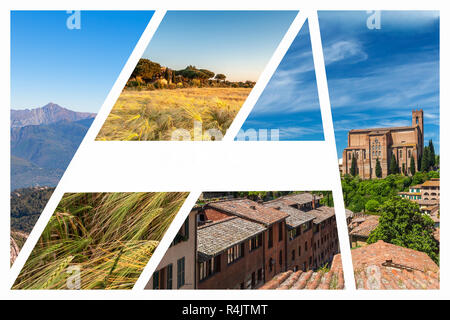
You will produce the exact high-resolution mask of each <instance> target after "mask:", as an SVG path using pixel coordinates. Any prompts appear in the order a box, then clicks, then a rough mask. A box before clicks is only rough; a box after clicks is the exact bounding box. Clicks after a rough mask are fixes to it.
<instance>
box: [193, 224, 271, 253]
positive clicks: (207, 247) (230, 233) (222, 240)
mask: <svg viewBox="0 0 450 320" xmlns="http://www.w3.org/2000/svg"><path fill="white" fill-rule="evenodd" d="M265 229H266V228H265V227H264V226H263V225H261V224H259V223H255V222H251V221H248V220H245V219H241V218H239V217H231V218H228V219H224V220H220V221H218V222H215V223H211V224H206V225H203V226H201V227H199V228H198V230H197V246H198V247H197V252H198V257H199V261H200V262H201V261H205V260H209V259H211V258H212V257H213V256H215V255H217V254H218V253H220V252H222V251H224V250H226V249H228V248H230V247H232V246H234V245H236V244H239V243H241V242H242V241H244V240H247V239H249V238H251V237H253V236H255V235H257V234H259V233H261V232H263V231H264V230H265Z"/></svg>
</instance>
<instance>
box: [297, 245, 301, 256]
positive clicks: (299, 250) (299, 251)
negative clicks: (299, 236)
mask: <svg viewBox="0 0 450 320" xmlns="http://www.w3.org/2000/svg"><path fill="white" fill-rule="evenodd" d="M301 255H302V247H301V246H298V256H299V257H300V256H301Z"/></svg>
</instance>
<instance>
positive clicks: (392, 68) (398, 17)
mask: <svg viewBox="0 0 450 320" xmlns="http://www.w3.org/2000/svg"><path fill="white" fill-rule="evenodd" d="M369 16H370V14H368V13H367V12H366V11H353V12H319V24H320V30H321V34H322V44H323V49H324V56H325V63H326V70H327V78H328V88H329V92H330V100H331V106H332V113H333V121H334V128H335V134H336V143H337V149H338V152H339V156H340V157H341V155H342V151H343V149H344V148H345V147H346V144H347V132H348V130H350V129H352V128H370V127H386V126H409V125H411V110H412V109H416V108H420V109H423V110H424V126H425V128H424V131H425V141H426V143H428V140H429V139H433V144H434V145H435V148H436V150H437V152H439V13H438V12H435V11H428V12H427V11H409V12H408V11H382V12H381V20H380V22H381V25H380V26H381V28H380V29H372V30H371V29H368V28H367V25H366V21H367V18H368V17H369Z"/></svg>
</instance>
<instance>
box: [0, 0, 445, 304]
mask: <svg viewBox="0 0 450 320" xmlns="http://www.w3.org/2000/svg"><path fill="white" fill-rule="evenodd" d="M70 5H71V6H72V7H75V8H83V9H125V10H132V9H141V10H152V9H156V8H162V9H178V10H182V9H188V10H193V9H211V10H213V9H215V10H221V9H229V10H238V9H275V10H281V9H291V10H298V9H302V11H303V10H304V9H308V10H316V9H319V10H320V9H326V10H343V9H352V10H358V9H359V10H366V9H385V10H389V9H390V10H395V9H399V10H408V9H410V10H439V9H441V14H440V20H441V29H440V32H441V34H446V35H448V31H449V23H448V18H449V16H448V11H447V10H446V8H445V7H444V2H443V1H433V0H429V1H426V2H423V1H415V0H413V1H408V2H400V1H397V2H395V1H385V0H380V1H377V2H374V3H373V4H371V5H367V4H366V3H362V2H360V1H346V0H343V1H340V2H339V3H336V2H335V1H321V2H320V3H311V2H305V3H298V1H277V4H276V5H273V4H268V3H260V2H258V3H255V4H248V3H243V2H242V1H235V0H230V1H227V2H226V3H220V4H217V3H212V2H209V1H191V2H189V3H187V2H184V1H172V2H171V3H164V4H159V5H158V4H153V3H152V5H151V7H149V5H148V2H146V1H134V2H132V3H125V4H124V3H120V4H112V3H110V2H106V1H99V2H96V3H93V2H92V1H84V0H80V1H76V2H75V1H67V2H65V3H61V2H58V1H40V2H39V3H36V2H32V1H22V2H21V3H14V4H12V5H11V6H9V5H4V4H2V9H4V10H2V18H3V19H2V24H3V28H2V31H1V32H2V35H4V38H3V37H2V38H3V39H4V41H6V42H8V46H9V43H10V42H9V26H10V25H9V10H10V9H14V10H17V9H39V10H42V9H64V10H65V9H67V6H70ZM5 6H6V7H7V8H3V7H5ZM369 6H370V7H371V8H368V7H369ZM447 38H448V37H447ZM447 38H445V37H443V36H442V37H441V45H440V48H441V61H440V67H441V72H440V79H441V87H442V88H445V87H446V86H448V84H449V83H450V79H449V77H448V71H449V70H450V69H449V64H448V57H449V56H450V55H449V54H450V52H449V50H448V41H449V40H448V39H447ZM3 55H4V56H3V59H2V60H1V61H2V63H3V64H4V66H3V69H2V70H4V74H3V78H2V86H1V87H2V88H1V90H4V94H3V95H2V98H3V100H4V103H3V105H4V106H9V105H10V104H9V94H10V92H9V61H10V60H9V51H8V52H6V50H4V51H3ZM317 63H318V62H317V61H316V59H315V64H316V65H317ZM318 82H319V76H318ZM322 90H323V88H319V91H322ZM321 96H322V97H321V109H322V110H323V105H322V103H323V97H324V96H323V95H321ZM449 101H450V99H449V93H448V90H441V105H444V106H445V105H448V102H449ZM105 105H106V102H105ZM3 112H4V113H3V117H2V121H4V123H3V128H4V133H5V135H7V136H8V137H7V139H3V138H2V140H1V141H2V145H1V147H2V148H3V149H4V150H5V149H7V150H8V151H7V152H4V156H3V157H2V165H3V166H2V167H3V168H4V169H5V171H4V176H3V178H4V179H2V181H3V182H2V186H3V188H2V191H3V192H4V196H3V197H1V198H0V199H1V202H2V208H4V210H3V211H4V212H9V192H7V191H8V190H9V108H4V110H3ZM448 115H449V111H448V110H447V108H441V119H442V120H443V121H442V123H445V120H446V119H449V117H448ZM322 116H323V117H324V114H323V113H322ZM325 117H326V116H325ZM329 117H330V120H331V114H329ZM324 120H326V119H324ZM324 126H325V127H326V129H325V130H328V129H329V127H328V126H327V125H326V124H325V122H324ZM441 137H443V135H442V134H441ZM333 138H334V137H333ZM221 143H223V144H225V143H226V141H224V142H221ZM246 143H247V145H246V146H245V147H248V148H256V149H259V147H253V146H252V145H253V144H254V143H253V142H246ZM284 144H286V145H287V146H286V147H285V149H283V148H282V147H280V149H278V150H276V151H279V152H281V151H288V150H293V149H297V148H298V149H299V150H301V149H303V148H307V149H308V150H313V151H314V152H319V153H321V151H319V148H322V149H324V146H323V142H317V143H314V142H312V143H302V142H292V143H279V145H284ZM148 146H149V147H150V146H151V149H153V148H154V147H155V145H151V144H148ZM172 147H173V146H172ZM272 147H274V145H272V146H270V145H266V146H264V148H266V151H267V152H266V153H269V154H270V152H271V151H272V150H270V152H269V149H272ZM261 148H262V146H261ZM197 149H201V148H197ZM243 149H245V148H243ZM322 149H320V150H322ZM116 150H117V149H116ZM448 150H449V149H448V142H447V140H445V139H442V138H441V150H440V154H441V159H443V160H441V161H442V163H445V159H447V158H448V157H447V156H448ZM197 151H198V150H197ZM121 152H122V151H121ZM78 153H80V152H78ZM249 153H250V154H251V152H249ZM191 155H193V156H195V152H193V153H191ZM260 155H261V153H260ZM292 155H293V154H290V155H289V156H292ZM297 155H298V156H301V152H298V153H297ZM323 155H324V156H331V158H335V156H334V155H336V150H335V148H334V147H333V151H332V150H328V151H325V152H324V154H323ZM227 156H228V157H231V158H233V157H232V156H231V155H227ZM277 160H278V159H277ZM299 162H301V161H299ZM302 164H303V162H302ZM318 167H320V163H319V164H318ZM266 169H267V168H266ZM282 169H283V168H282ZM307 171H313V170H312V169H311V170H307ZM208 173H209V174H202V178H203V179H210V180H214V179H215V173H214V172H208ZM262 173H263V172H262ZM262 173H261V174H262ZM335 174H336V173H331V175H330V176H328V175H313V174H312V173H311V174H310V173H309V172H304V174H303V175H299V176H302V178H303V179H304V180H305V181H303V182H299V183H298V185H297V187H298V188H288V187H289V186H292V187H294V185H292V184H291V183H286V184H284V183H283V182H282V181H278V182H275V181H272V180H270V181H265V184H264V188H257V189H259V190H271V189H272V190H277V189H280V188H268V186H269V185H273V186H274V187H280V186H281V185H284V186H286V188H283V189H284V190H287V189H291V190H302V189H303V190H311V189H330V188H329V187H328V188H320V187H319V186H320V185H321V183H323V184H327V185H330V186H331V189H332V190H333V195H334V196H335V199H336V193H335V192H334V190H335V189H336V190H339V194H340V192H341V191H340V189H339V188H340V182H339V181H336V180H335V179H332V177H333V175H335ZM441 175H442V179H441V180H442V182H441V189H442V190H444V194H445V192H447V190H448V174H447V171H446V170H445V167H444V170H441ZM309 177H311V178H313V179H314V180H309V181H306V180H308V178H309ZM260 179H261V180H262V181H263V180H264V179H262V178H260ZM69 180H70V179H69ZM315 180H321V182H317V181H315ZM326 180H328V181H330V180H333V181H330V182H331V183H326V182H325V181H326ZM311 181H313V183H311ZM90 182H91V181H89V184H90ZM226 184H227V183H225V185H226ZM75 185H76V183H75ZM190 185H191V184H190ZM338 185H339V186H338ZM105 187H106V189H105V190H106V191H108V189H110V190H111V189H115V188H113V187H111V186H109V185H108V186H106V185H105ZM155 187H156V186H153V187H151V186H150V187H147V188H146V189H155V191H156V188H155ZM166 187H167V188H168V189H172V187H173V186H170V185H167V186H166ZM210 187H211V189H209V190H210V191H211V190H214V189H216V188H214V189H212V186H210ZM124 189H125V187H124V188H122V191H124ZM183 189H184V188H183ZM202 189H203V188H199V189H198V190H197V191H195V192H197V193H198V192H200V191H199V190H202ZM239 189H242V188H239V187H238V186H234V188H231V189H228V190H239ZM245 189H246V188H243V189H242V190H245ZM253 189H254V188H253ZM105 190H97V191H105ZM141 190H142V191H147V190H145V189H141ZM173 190H175V189H173ZM216 190H219V189H216ZM222 190H226V189H222ZM247 190H251V189H247ZM125 191H133V190H125ZM136 191H138V190H136ZM148 191H152V190H148ZM160 191H164V190H160ZM178 191H185V190H182V189H178ZM202 191H208V190H205V189H203V190H202ZM193 193H194V192H193ZM6 194H8V195H6ZM61 195H62V193H61ZM57 200H59V199H57ZM337 200H338V202H340V201H339V199H337ZM52 201H53V200H52ZM53 202H57V201H53ZM185 205H187V201H186V203H185ZM338 205H339V204H338ZM47 207H48V206H47ZM441 208H442V209H443V210H442V211H443V212H447V211H448V210H447V209H448V201H447V199H446V197H445V196H443V197H442V200H441ZM5 209H6V210H5ZM46 210H47V211H49V209H46ZM337 210H339V208H337ZM51 211H52V210H50V212H51ZM339 211H340V210H339ZM2 219H4V220H3V222H4V223H3V225H4V234H5V239H4V241H1V245H0V248H1V252H0V253H1V256H3V257H7V256H9V255H8V253H9V245H8V242H6V241H8V240H7V239H6V235H7V234H8V233H9V217H8V216H7V215H4V216H2ZM441 219H442V225H443V226H447V220H448V218H446V216H445V215H443V216H442V217H441ZM178 220H181V219H178ZM6 222H7V223H6ZM338 223H339V221H338ZM172 229H175V228H174V227H173V228H172ZM338 229H339V235H340V238H342V237H341V234H342V228H340V224H339V227H338ZM5 231H6V232H5ZM5 240H6V241H5ZM340 241H341V244H343V242H342V239H340ZM347 241H348V240H347ZM343 260H344V267H345V266H346V265H347V268H348V264H349V263H351V262H350V261H349V259H348V257H347V258H345V250H344V257H343ZM345 260H346V261H345ZM447 267H448V237H447V235H446V233H445V232H441V269H442V270H447ZM1 268H2V269H1V271H3V272H2V274H3V275H6V274H7V273H8V269H9V259H8V260H7V261H6V260H5V261H3V263H2V264H1ZM346 282H347V283H348V281H347V277H346ZM10 283H11V281H10V280H9V281H8V280H7V277H5V276H3V277H1V282H0V290H1V293H2V297H3V298H28V299H42V298H45V299H67V298H70V299H86V298H90V299H99V298H100V299H102V298H110V299H118V298H121V299H194V298H195V299H304V300H307V299H348V298H353V299H386V298H390V299H404V298H411V299H413V298H414V299H436V298H441V299H442V298H449V286H448V276H447V274H446V272H443V273H442V275H441V290H439V291H416V290H403V291H389V296H386V292H385V291H353V290H343V291H307V290H303V291H301V292H299V291H294V292H293V291H276V292H275V291H263V290H261V291H214V290H212V291H210V290H197V291H195V296H194V295H193V294H192V293H189V292H186V291H178V290H172V291H158V292H154V291H152V290H148V291H139V290H132V291H114V292H104V291H101V292H100V291H82V292H73V291H10V290H9V289H8V288H9V284H10ZM129 292H133V294H130V293H129ZM249 292H251V293H249Z"/></svg>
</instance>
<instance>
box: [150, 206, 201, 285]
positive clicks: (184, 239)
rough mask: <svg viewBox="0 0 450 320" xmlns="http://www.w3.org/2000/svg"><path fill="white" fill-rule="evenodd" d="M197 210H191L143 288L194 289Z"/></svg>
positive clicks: (195, 282) (195, 281)
mask: <svg viewBox="0 0 450 320" xmlns="http://www.w3.org/2000/svg"><path fill="white" fill-rule="evenodd" d="M196 242H197V211H196V209H194V210H192V211H191V212H190V213H189V217H188V218H187V219H186V221H185V222H184V224H183V226H182V227H181V228H180V230H179V231H178V233H177V235H176V236H175V239H174V240H173V242H172V244H171V245H170V247H169V249H168V250H167V252H166V254H165V255H164V257H163V258H162V260H161V262H160V263H159V265H158V267H157V268H156V271H155V272H154V273H153V275H152V277H151V278H150V281H149V282H148V283H147V285H146V287H145V289H196V284H197V280H196V278H195V277H196V273H195V264H196V247H197V244H196Z"/></svg>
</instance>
